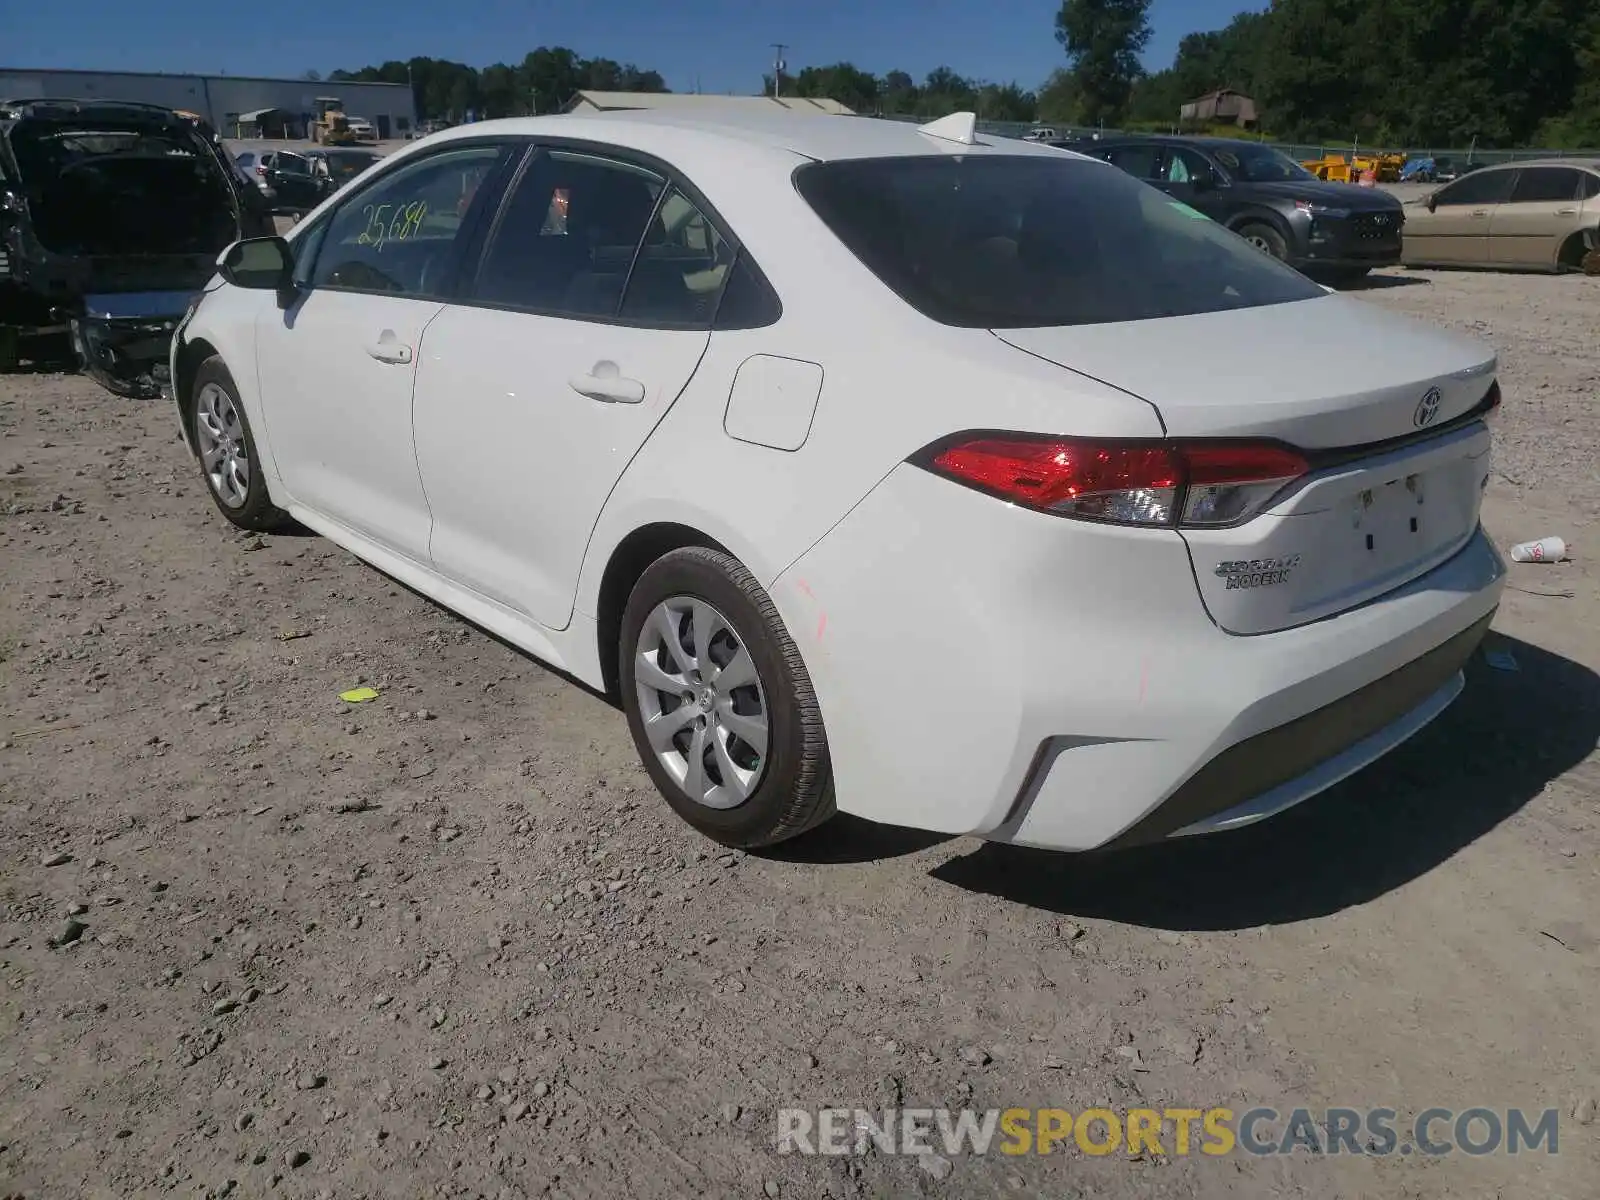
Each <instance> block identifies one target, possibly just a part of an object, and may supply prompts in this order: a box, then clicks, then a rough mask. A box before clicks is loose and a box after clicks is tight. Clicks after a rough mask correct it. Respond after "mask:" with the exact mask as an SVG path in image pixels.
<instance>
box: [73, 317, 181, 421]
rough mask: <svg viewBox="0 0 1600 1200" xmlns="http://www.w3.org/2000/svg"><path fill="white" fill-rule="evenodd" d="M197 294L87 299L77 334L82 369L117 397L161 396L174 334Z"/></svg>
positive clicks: (76, 346)
mask: <svg viewBox="0 0 1600 1200" xmlns="http://www.w3.org/2000/svg"><path fill="white" fill-rule="evenodd" d="M193 296H194V293H193V292H188V291H181V292H180V291H172V292H122V293H112V294H108V295H90V296H85V297H84V298H83V306H82V311H81V313H80V314H79V315H78V316H77V318H76V320H75V325H74V331H73V332H74V336H73V343H74V349H75V350H76V351H77V353H78V356H79V358H80V359H81V360H82V361H83V368H84V370H85V371H86V372H87V373H88V374H89V375H90V376H91V377H92V378H93V379H94V380H95V381H96V382H98V383H99V384H101V385H102V386H103V387H105V388H107V389H108V390H110V391H113V392H116V393H117V394H118V395H123V396H134V397H153V396H157V395H160V394H161V392H162V391H163V389H164V387H165V385H166V384H167V382H168V362H169V357H170V354H171V349H172V336H173V333H174V331H175V330H176V329H177V327H178V324H179V322H180V321H181V320H182V318H183V314H184V312H185V310H186V309H187V308H188V306H189V302H190V300H191V299H193Z"/></svg>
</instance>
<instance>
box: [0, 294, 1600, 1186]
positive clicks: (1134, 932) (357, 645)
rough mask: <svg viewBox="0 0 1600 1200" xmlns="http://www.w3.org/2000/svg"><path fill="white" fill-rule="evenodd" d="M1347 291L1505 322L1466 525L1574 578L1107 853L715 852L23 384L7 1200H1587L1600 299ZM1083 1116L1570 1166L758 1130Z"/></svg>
mask: <svg viewBox="0 0 1600 1200" xmlns="http://www.w3.org/2000/svg"><path fill="white" fill-rule="evenodd" d="M1362 295H1363V296H1364V297H1365V299H1366V300H1368V301H1370V302H1372V303H1375V304H1379V305H1382V306H1384V307H1388V308H1392V309H1394V310H1396V311H1401V312H1408V313H1413V314H1416V315H1418V316H1422V317H1425V318H1428V319H1431V320H1434V321H1438V322H1440V323H1442V324H1445V325H1448V326H1450V327H1452V328H1458V329H1465V330H1470V331H1474V332H1477V333H1479V334H1480V335H1482V336H1484V337H1486V338H1488V339H1489V340H1490V341H1491V342H1493V343H1494V344H1495V345H1496V346H1497V347H1498V348H1499V349H1500V351H1501V353H1502V355H1503V367H1504V371H1503V380H1504V385H1505V394H1506V404H1505V412H1504V416H1503V419H1502V421H1501V424H1500V430H1501V433H1500V445H1501V447H1502V448H1501V450H1500V451H1499V457H1498V461H1499V472H1498V474H1497V475H1496V476H1495V478H1494V479H1493V481H1492V485H1491V488H1490V494H1489V497H1488V502H1487V510H1486V522H1487V524H1488V526H1489V528H1490V530H1491V532H1492V533H1494V534H1495V536H1496V537H1497V538H1498V539H1500V540H1501V541H1502V542H1506V541H1509V540H1515V539H1519V538H1522V537H1532V536H1539V535H1542V534H1546V533H1560V534H1563V535H1564V536H1566V537H1567V538H1568V539H1569V540H1570V541H1571V542H1572V543H1573V544H1574V546H1575V558H1576V561H1574V562H1571V563H1566V564H1560V565H1555V566H1543V567H1517V568H1515V569H1514V571H1513V584H1514V586H1515V587H1516V588H1518V589H1522V590H1517V591H1513V592H1510V593H1508V595H1507V599H1506V603H1505V604H1504V606H1503V607H1502V610H1501V612H1500V614H1499V617H1498V618H1497V621H1496V632H1495V633H1494V634H1493V635H1491V637H1492V643H1493V645H1492V648H1493V649H1497V650H1506V651H1510V652H1511V653H1512V654H1513V655H1514V656H1515V660H1516V662H1517V663H1518V665H1519V666H1520V670H1518V671H1516V672H1504V671H1499V670H1493V669H1489V668H1488V667H1487V666H1486V665H1485V664H1484V663H1481V662H1480V663H1477V664H1475V665H1474V667H1473V669H1472V671H1471V678H1470V681H1469V686H1468V691H1467V693H1466V695H1465V696H1464V697H1463V699H1462V700H1461V701H1460V702H1459V703H1458V704H1457V705H1456V706H1455V708H1453V709H1452V710H1451V712H1450V713H1448V714H1447V715H1446V716H1445V717H1444V718H1443V719H1441V720H1440V721H1438V722H1437V723H1436V724H1435V725H1433V726H1432V727H1430V728H1429V729H1428V730H1427V731H1425V732H1424V733H1423V734H1422V735H1420V736H1419V737H1417V738H1416V739H1415V740H1414V741H1413V742H1411V743H1410V744H1409V745H1407V746H1406V747H1405V748H1403V749H1402V750H1401V751H1399V752H1398V753H1396V754H1395V755H1393V756H1392V757H1391V758H1390V759H1388V760H1386V761H1385V762H1384V763H1382V764H1380V765H1379V766H1378V767H1376V768H1374V769H1372V770H1370V771H1367V772H1365V773H1363V774H1361V775H1360V776H1358V777H1357V778H1355V779H1353V780H1351V781H1349V782H1348V783H1346V784H1345V785H1343V786H1341V787H1340V788H1338V789H1336V790H1335V791H1333V792H1331V793H1329V794H1327V795H1325V796H1324V797H1321V798H1320V799H1318V800H1317V801H1314V802H1312V803H1310V804H1307V805H1304V806H1302V807H1301V808H1299V809H1297V810H1295V811H1293V812H1291V813H1289V814H1286V815H1285V816H1283V817H1280V818H1278V819H1277V820H1275V821H1272V822H1268V823H1266V824H1264V825H1261V826H1257V827H1255V828H1253V829H1250V830H1246V831H1243V832H1240V833H1237V834H1233V835H1228V836H1222V837H1216V838H1211V839H1204V840H1198V841H1193V842H1189V843H1185V844H1179V845H1172V846H1165V847H1158V848H1155V849H1152V850H1147V851H1143V852H1137V853H1126V854H1123V855H1119V856H1097V855H1089V856H1079V857H1069V856H1061V855H1049V854H1040V853H1032V852H1022V851H1017V850H1013V849H1007V848H1003V847H994V846H987V845H984V844H982V843H980V842H977V841H974V840H971V839H962V838H956V839H948V838H941V837H937V836H932V835H921V834H916V833H910V832H907V831H903V830H896V829H890V828H882V827H875V826H869V825H867V824H865V823H862V822H859V821H851V820H848V819H840V820H839V821H838V822H837V823H836V824H834V825H832V826H829V827H827V828H825V829H824V830H823V831H821V832H820V833H818V834H814V835H812V836H810V837H808V838H807V839H805V840H803V841H801V842H798V843H794V844H791V845H789V846H786V847H783V848H781V849H780V850H779V851H778V852H776V853H773V854H769V855H759V856H758V855H745V854H725V853H722V852H720V851H719V850H718V848H716V847H715V846H713V845H710V844H708V843H706V842H704V841H702V840H699V839H698V838H697V837H696V836H694V835H693V834H691V833H690V832H689V831H688V830H687V829H686V828H685V827H683V826H682V825H681V824H680V823H679V822H678V821H677V820H675V819H674V818H672V817H671V816H670V815H669V813H668V812H667V810H666V808H665V806H664V805H663V804H661V803H660V802H659V801H658V799H657V798H656V796H655V795H654V793H653V792H652V791H651V789H650V785H649V782H648V780H647V778H646V777H645V775H644V773H643V772H642V770H641V769H640V768H639V766H638V765H637V763H636V760H635V756H634V751H633V747H632V745H631V743H630V741H629V738H628V734H627V730H626V727H625V724H624V721H623V718H622V716H621V715H620V713H618V712H617V711H616V710H615V709H613V708H612V707H610V706H609V705H608V704H607V703H606V702H605V701H604V700H602V699H601V698H599V697H596V696H594V695H591V694H590V693H588V692H586V691H584V690H582V689H580V688H578V687H576V686H574V685H573V684H572V683H570V682H568V681H567V680H565V679H563V678H561V677H558V676H556V675H554V674H552V673H550V672H548V671H546V670H544V669H543V668H541V667H540V666H539V665H538V664H536V663H533V662H531V661H529V660H527V659H526V658H524V657H522V656H521V655H519V654H517V653H515V652H514V651H512V650H511V649H509V648H507V647H506V646H504V645H502V644H500V643H499V642H497V641H495V640H493V639H491V638H488V637H486V636H485V635H483V634H482V633H480V632H479V631H477V630H475V629H473V628H471V627H469V626H467V625H465V624H464V623H462V622H461V621H459V620H457V619H456V618H454V617H452V616H450V615H449V614H447V613H445V612H442V611H440V610H439V609H437V608H435V607H433V606H431V605H430V604H428V603H426V602H425V601H423V600H422V599H420V598H419V597H417V596H416V595H414V594H412V593H410V592H408V591H406V590H404V589H402V588H400V587H399V586H397V585H395V584H393V583H391V582H390V581H389V580H387V579H386V578H384V577H383V576H381V575H379V574H378V573H377V572H375V571H373V570H371V569H369V568H367V567H365V566H363V565H361V564H360V563H358V562H356V561H355V560H353V559H352V558H351V557H349V556H348V555H346V554H344V553H343V552H341V551H339V550H338V549H336V548H335V547H333V546H332V545H330V544H329V543H327V542H325V541H322V540H320V539H317V538H315V537H311V536H273V537H267V538H256V537H241V536H238V535H237V534H235V533H234V532H232V531H231V530H230V527H228V526H227V525H226V524H225V523H224V522H223V521H222V520H221V518H220V517H219V516H217V515H216V513H215V512H214V511H213V509H212V507H211V505H210V503H209V502H208V500H207V498H206V496H205V494H204V491H203V486H202V483H201V481H200V479H199V477H198V475H197V472H196V470H195V468H194V467H193V465H192V464H191V463H190V462H189V461H188V460H187V459H186V457H185V455H184V452H183V449H182V446H181V444H180V443H179V441H178V440H177V436H176V429H175V425H174V421H173V418H172V414H171V413H170V411H169V410H168V408H167V406H166V405H164V404H162V403H159V402H157V403H134V402H129V401H125V400H120V399H117V398H114V397H112V396H109V395H107V394H105V393H102V392H100V391H99V390H97V389H96V388H94V387H93V386H91V385H90V384H88V383H86V382H85V381H83V380H81V379H78V378H75V377H70V376H63V375H56V374H50V373H48V371H43V370H41V371H40V372H39V373H36V374H32V375H24V376H17V377H7V378H5V379H3V380H0V564H3V571H0V593H3V597H4V600H3V603H0V892H3V902H4V909H3V912H0V1195H22V1196H27V1197H30V1198H37V1197H66V1196H72V1197H101V1196H107V1197H109V1196H135V1195H138V1196H144V1195H162V1194H168V1193H172V1194H177V1195H183V1196H222V1195H237V1196H264V1195H282V1196H290V1197H301V1196H326V1197H339V1198H341V1200H344V1198H356V1197H380V1196H381V1197H388V1196H394V1197H402V1196H403V1197H418V1196H425V1195H426V1196H452V1197H454V1196H461V1197H479V1196H484V1197H494V1198H500V1197H511V1198H520V1197H525V1196H538V1195H547V1194H548V1195H557V1196H573V1197H579V1196H585V1197H589V1196H592V1197H597V1198H598V1197H607V1198H609V1197H615V1196H620V1195H629V1196H634V1197H643V1198H646V1200H653V1198H657V1197H666V1196H680V1195H682V1196H714V1197H722V1196H752V1197H773V1196H780V1197H821V1196H832V1197H839V1198H844V1197H879V1196H914V1195H942V1196H961V1197H985V1196H990V1195H1007V1196H1011V1195H1024V1196H1038V1197H1051V1198H1052V1200H1057V1198H1060V1197H1134V1196H1139V1197H1150V1196H1154V1197H1189V1196H1201V1197H1222V1196H1229V1197H1239V1196H1268V1195H1271V1196H1281V1197H1317V1198H1322V1197H1328V1198H1332V1197H1352V1196H1385V1197H1392V1196H1402V1195H1403V1196H1408V1197H1451V1198H1462V1197H1491V1196H1495V1197H1499V1196H1516V1197H1519V1198H1521V1197H1534V1196H1557V1197H1569V1198H1571V1200H1577V1198H1578V1197H1588V1196H1593V1195H1594V1185H1595V1180H1596V1179H1597V1178H1600V1125H1596V1124H1593V1123H1592V1120H1593V1118H1592V1114H1593V1101H1594V1098H1595V1096H1596V1094H1597V1093H1600V1038H1597V1036H1596V1033H1597V1026H1596V1021H1595V996H1596V989H1597V985H1600V906H1597V902H1596V895H1597V894H1600V893H1597V885H1600V870H1597V864H1600V756H1597V754H1596V738H1597V733H1600V677H1597V675H1596V674H1595V672H1596V670H1597V669H1600V573H1597V571H1596V567H1595V562H1596V549H1597V547H1600V539H1597V538H1595V537H1594V536H1592V535H1593V534H1594V533H1595V530H1596V522H1597V518H1600V472H1597V469H1596V466H1595V464H1596V462H1597V461H1600V444H1597V443H1600V438H1597V432H1596V431H1597V422H1596V418H1595V413H1594V403H1595V398H1596V393H1597V384H1600V348H1597V346H1596V342H1595V336H1594V331H1595V329H1596V328H1597V321H1596V314H1597V313H1600V279H1583V278H1554V279H1553V278H1543V277H1518V276H1495V275H1470V274H1412V275H1403V274H1400V273H1390V274H1386V275H1383V276H1380V277H1379V278H1378V279H1377V280H1375V281H1374V283H1373V284H1372V286H1370V287H1368V288H1366V289H1364V291H1363V293H1362ZM1310 369H1328V370H1334V369H1338V370H1341V371H1347V372H1348V371H1352V370H1353V371H1354V372H1355V378H1356V379H1357V380H1359V378H1360V365H1359V363H1357V364H1350V363H1341V364H1328V365H1327V366H1326V367H1325V368H1310ZM363 683H366V684H371V685H373V686H375V687H377V688H379V689H381V692H382V697H381V699H379V700H377V701H375V702H371V703H366V704H361V705H358V706H350V705H345V704H341V703H340V702H339V701H338V699H337V693H338V692H340V691H341V690H343V689H346V688H351V687H354V686H357V685H359V684H363ZM1094 1104H1100V1105H1110V1106H1113V1107H1118V1108H1122V1107H1139V1106H1146V1105H1148V1106H1154V1107H1174V1106H1176V1107H1193V1108H1208V1107H1211V1106H1213V1105H1227V1106H1229V1107H1233V1108H1234V1109H1235V1110H1236V1111H1242V1110H1243V1109H1245V1108H1248V1107H1250V1106H1252V1105H1254V1104H1269V1105H1276V1106H1278V1107H1280V1108H1282V1109H1288V1108H1291V1107H1293V1106H1295V1105H1307V1106H1313V1107H1314V1106H1320V1105H1328V1104H1344V1105H1351V1106H1358V1107H1368V1106H1387V1107H1392V1108H1394V1109H1397V1110H1399V1112H1400V1114H1401V1119H1402V1120H1404V1119H1405V1118H1406V1117H1407V1116H1408V1115H1411V1114H1415V1113H1416V1112H1418V1111H1419V1110H1421V1109H1424V1108H1427V1107H1429V1106H1433V1105H1440V1106H1446V1107H1450V1108H1454V1109H1465V1108H1468V1107H1472V1106H1475V1105H1486V1106H1490V1107H1498V1108H1504V1107H1507V1106H1522V1107H1525V1108H1532V1109H1536V1110H1542V1109H1544V1108H1546V1107H1559V1108H1560V1109H1561V1111H1562V1125H1561V1130H1560V1142H1559V1146H1560V1153H1559V1154H1557V1155H1554V1156H1548V1155H1544V1154H1528V1153H1524V1154H1522V1155H1520V1156H1518V1157H1508V1156H1505V1155H1498V1156H1490V1157H1486V1158H1468V1157H1465V1156H1461V1155H1452V1156H1447V1157H1443V1158H1427V1157H1400V1156H1395V1157H1390V1158H1386V1159H1376V1158H1372V1157H1352V1156H1349V1155H1343V1156H1336V1155H1329V1156H1322V1157H1319V1156H1314V1155H1311V1154H1308V1153H1305V1152H1303V1151H1302V1152H1300V1153H1297V1154H1295V1155H1294V1156H1292V1157H1289V1158H1281V1159H1263V1158H1255V1157H1251V1156H1249V1155H1242V1154H1235V1155H1232V1156H1229V1157H1226V1158H1219V1159H1214V1158H1208V1157H1203V1156H1197V1157H1185V1158H1179V1157H1176V1156H1174V1157H1161V1156H1156V1155H1152V1154H1148V1153H1146V1154H1144V1155H1142V1156H1140V1157H1139V1158H1137V1159H1131V1160H1130V1158H1129V1156H1128V1155H1127V1154H1126V1153H1125V1152H1124V1153H1119V1154H1114V1155H1111V1156H1108V1157H1104V1158H1089V1157H1086V1156H1084V1155H1082V1154H1079V1153H1077V1152H1076V1151H1073V1152H1071V1153H1063V1154H1057V1155H1053V1156H1050V1157H1038V1156H1028V1157H1019V1158H1009V1157H1004V1156H1001V1155H991V1156H988V1157H983V1158H975V1157H967V1156H959V1157H957V1158H956V1159H955V1160H954V1161H953V1162H945V1161H944V1160H939V1159H923V1160H914V1159H912V1158H906V1157H892V1156H887V1155H883V1154H878V1153H869V1154H866V1155H863V1156H859V1157H857V1156H851V1157H847V1158H837V1159H803V1158H799V1157H795V1156H779V1155H777V1154H776V1153H774V1150H773V1140H774V1130H775V1118H774V1112H775V1110H776V1109H777V1108H779V1107H786V1106H797V1107H819V1106H824V1105H843V1106H848V1107H857V1106H860V1107H868V1108H878V1107H882V1106H887V1105H905V1106H922V1105H927V1106H957V1105H973V1106H976V1107H979V1108H987V1107H991V1106H999V1107H1005V1106H1013V1105H1020V1106H1027V1105H1060V1106H1063V1107H1066V1108H1069V1109H1072V1110H1074V1111H1078V1110H1081V1109H1082V1108H1084V1107H1086V1106H1090V1105H1094ZM1169 1149H1170V1147H1169Z"/></svg>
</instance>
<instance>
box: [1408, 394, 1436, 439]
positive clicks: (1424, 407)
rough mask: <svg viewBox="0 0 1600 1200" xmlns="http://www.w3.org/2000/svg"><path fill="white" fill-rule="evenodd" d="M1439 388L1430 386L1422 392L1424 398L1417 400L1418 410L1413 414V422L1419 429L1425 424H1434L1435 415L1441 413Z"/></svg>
mask: <svg viewBox="0 0 1600 1200" xmlns="http://www.w3.org/2000/svg"><path fill="white" fill-rule="evenodd" d="M1440 398H1441V397H1440V395H1439V389H1438V388H1436V387H1432V388H1429V389H1428V390H1427V391H1425V392H1423V393H1422V399H1421V400H1418V401H1417V411H1416V412H1414V413H1412V414H1411V423H1412V424H1413V425H1415V426H1416V427H1417V428H1418V429H1421V428H1422V427H1423V426H1425V425H1432V424H1433V420H1434V418H1435V417H1437V416H1438V415H1439V400H1440Z"/></svg>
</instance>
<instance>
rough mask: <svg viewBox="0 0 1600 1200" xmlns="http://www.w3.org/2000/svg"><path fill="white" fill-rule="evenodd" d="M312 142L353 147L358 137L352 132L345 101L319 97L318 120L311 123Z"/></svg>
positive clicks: (336, 98)
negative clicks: (345, 109) (346, 114)
mask: <svg viewBox="0 0 1600 1200" xmlns="http://www.w3.org/2000/svg"><path fill="white" fill-rule="evenodd" d="M311 140H312V141H313V142H318V143H320V144H321V145H324V146H351V145H354V144H355V140H356V135H355V134H354V133H352V132H351V131H350V118H349V117H347V116H345V113H344V101H343V100H341V99H340V98H339V97H338V96H318V97H317V119H316V120H315V121H313V122H312V123H311Z"/></svg>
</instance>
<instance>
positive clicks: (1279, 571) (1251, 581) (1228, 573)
mask: <svg viewBox="0 0 1600 1200" xmlns="http://www.w3.org/2000/svg"><path fill="white" fill-rule="evenodd" d="M1299 565H1300V555H1298V554H1286V555H1283V556H1282V557H1281V558H1240V559H1229V560H1227V561H1225V562H1219V563H1218V564H1217V565H1216V568H1215V570H1216V573H1217V576H1218V577H1219V578H1220V579H1222V581H1223V590H1224V591H1227V592H1232V591H1236V590H1239V589H1245V588H1259V587H1276V586H1277V585H1278V584H1280V583H1288V582H1289V574H1290V572H1292V571H1293V570H1294V569H1295V568H1296V567H1298V566H1299Z"/></svg>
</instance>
